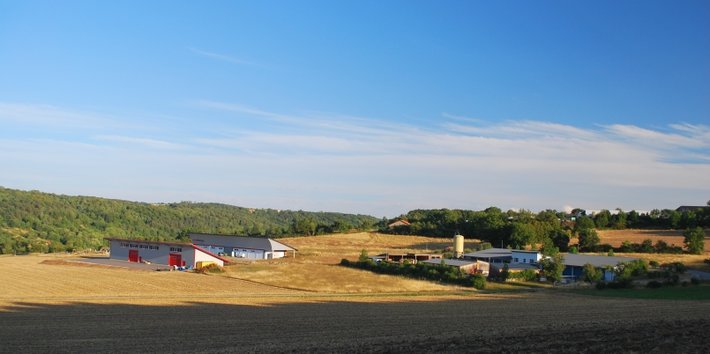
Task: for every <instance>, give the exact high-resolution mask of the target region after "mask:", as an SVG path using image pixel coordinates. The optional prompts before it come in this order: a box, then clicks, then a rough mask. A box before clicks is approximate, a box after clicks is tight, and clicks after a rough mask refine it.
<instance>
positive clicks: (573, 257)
mask: <svg viewBox="0 0 710 354" xmlns="http://www.w3.org/2000/svg"><path fill="white" fill-rule="evenodd" d="M562 257H563V263H564V264H565V265H568V266H575V267H582V266H584V265H585V264H587V263H589V264H591V265H593V266H595V267H597V268H603V267H606V266H612V267H613V266H615V265H617V264H619V263H625V262H631V261H635V260H638V258H631V257H618V256H595V255H591V254H573V253H566V254H563V255H562Z"/></svg>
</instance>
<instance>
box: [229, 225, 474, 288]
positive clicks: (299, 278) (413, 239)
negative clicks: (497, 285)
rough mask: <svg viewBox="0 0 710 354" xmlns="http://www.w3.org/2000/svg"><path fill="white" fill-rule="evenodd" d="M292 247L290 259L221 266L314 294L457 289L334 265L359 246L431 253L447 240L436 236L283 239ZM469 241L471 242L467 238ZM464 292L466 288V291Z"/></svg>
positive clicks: (355, 255) (353, 254)
mask: <svg viewBox="0 0 710 354" xmlns="http://www.w3.org/2000/svg"><path fill="white" fill-rule="evenodd" d="M282 241H283V242H285V243H287V244H288V245H291V246H293V247H295V248H297V249H298V254H297V256H296V257H295V259H294V258H288V259H277V260H271V261H259V262H253V261H252V262H249V261H237V262H236V264H235V265H232V266H228V267H226V269H227V274H228V275H229V276H230V277H234V278H238V279H243V280H249V281H253V282H260V283H264V284H268V285H273V286H280V287H287V288H290V289H298V290H305V291H309V292H317V293H378V292H387V293H390V292H420V293H421V292H442V291H460V290H465V289H463V288H460V287H457V286H452V285H441V284H436V283H432V282H428V281H420V280H412V279H406V278H402V277H396V276H391V275H378V274H373V273H371V272H368V271H363V270H357V269H351V268H344V267H340V266H337V264H338V263H339V262H340V260H341V259H342V258H348V259H350V260H356V259H357V258H358V257H359V256H360V252H361V251H362V250H363V249H365V250H367V251H368V252H369V254H370V255H374V254H378V253H382V252H420V253H421V252H427V250H428V252H431V251H432V250H433V249H444V248H446V247H448V246H451V244H452V242H451V241H449V240H446V239H440V238H427V237H418V236H395V235H383V234H377V233H367V232H361V233H354V234H346V235H342V234H341V235H326V236H316V237H295V238H288V239H283V240H282ZM468 242H469V244H472V243H474V242H475V241H468ZM466 291H470V290H466Z"/></svg>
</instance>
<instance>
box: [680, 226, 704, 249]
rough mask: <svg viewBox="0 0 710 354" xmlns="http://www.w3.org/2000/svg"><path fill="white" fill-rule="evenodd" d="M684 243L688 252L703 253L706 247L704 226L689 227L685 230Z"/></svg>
mask: <svg viewBox="0 0 710 354" xmlns="http://www.w3.org/2000/svg"><path fill="white" fill-rule="evenodd" d="M683 236H684V239H683V243H684V244H685V247H686V248H687V249H688V252H690V253H693V254H702V253H703V250H704V249H705V230H703V228H702V227H696V228H693V229H687V230H685V232H683Z"/></svg>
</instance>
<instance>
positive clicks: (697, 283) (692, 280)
mask: <svg viewBox="0 0 710 354" xmlns="http://www.w3.org/2000/svg"><path fill="white" fill-rule="evenodd" d="M690 283H691V284H693V285H700V279H698V278H696V277H692V278H690Z"/></svg>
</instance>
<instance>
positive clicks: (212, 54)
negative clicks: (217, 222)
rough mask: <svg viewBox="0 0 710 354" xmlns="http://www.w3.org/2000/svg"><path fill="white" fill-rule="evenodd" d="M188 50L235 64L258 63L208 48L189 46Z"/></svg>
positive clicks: (255, 64) (254, 64) (253, 64)
mask: <svg viewBox="0 0 710 354" xmlns="http://www.w3.org/2000/svg"><path fill="white" fill-rule="evenodd" d="M187 50H189V51H191V52H192V53H195V54H198V55H201V56H203V57H207V58H211V59H215V60H220V61H225V62H229V63H234V64H240V65H252V66H257V65H258V64H257V63H254V62H251V61H247V60H242V59H239V58H236V57H234V56H231V55H226V54H220V53H215V52H211V51H207V50H202V49H199V48H194V47H188V48H187Z"/></svg>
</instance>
